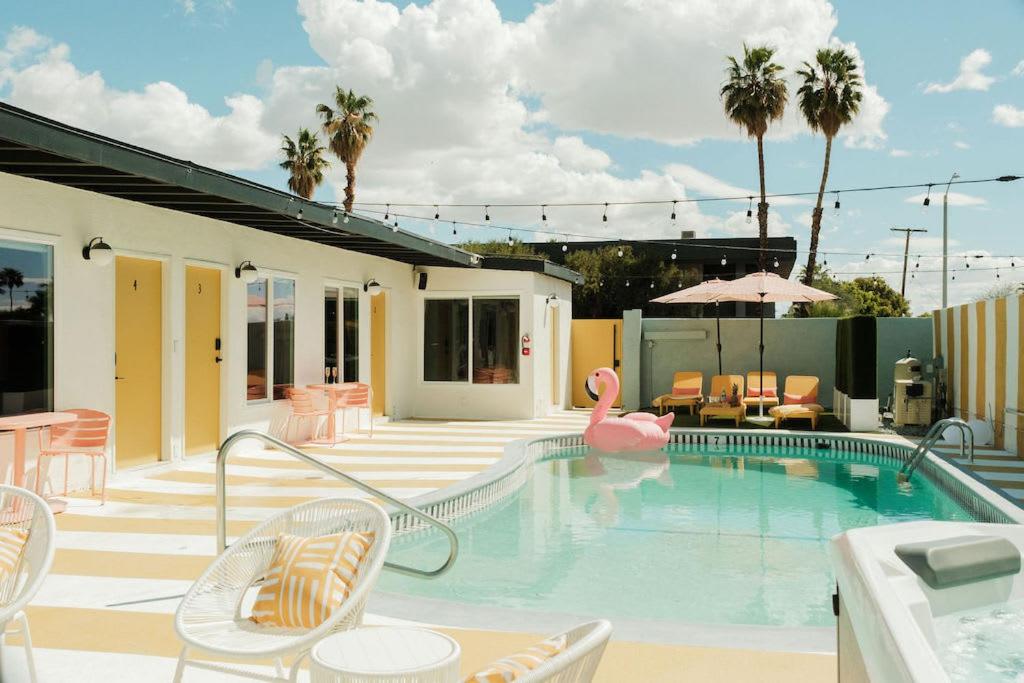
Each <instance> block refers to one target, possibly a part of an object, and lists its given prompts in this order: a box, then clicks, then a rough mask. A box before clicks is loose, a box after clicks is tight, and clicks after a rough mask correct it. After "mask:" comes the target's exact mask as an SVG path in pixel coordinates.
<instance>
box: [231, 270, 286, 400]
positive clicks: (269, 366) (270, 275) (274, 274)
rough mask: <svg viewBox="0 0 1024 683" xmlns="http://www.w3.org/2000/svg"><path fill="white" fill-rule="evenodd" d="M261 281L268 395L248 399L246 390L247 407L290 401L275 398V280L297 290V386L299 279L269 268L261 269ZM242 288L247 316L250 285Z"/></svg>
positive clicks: (243, 284)
mask: <svg viewBox="0 0 1024 683" xmlns="http://www.w3.org/2000/svg"><path fill="white" fill-rule="evenodd" d="M259 280H266V281H267V319H266V321H265V322H264V323H263V324H264V326H265V328H266V334H267V348H266V353H265V356H264V365H265V369H266V380H265V382H266V393H265V394H264V395H263V397H262V398H252V399H251V398H249V397H248V388H246V389H245V391H244V393H245V394H246V398H245V405H247V406H256V405H261V404H268V403H275V402H278V401H287V400H288V399H287V398H278V399H275V398H274V280H291V282H292V286H293V287H294V288H295V308H296V314H295V318H293V319H292V325H293V333H292V378H293V382H292V386H293V387H294V386H295V382H294V378H295V365H296V364H295V348H296V345H295V336H296V333H297V332H298V329H299V328H298V317H299V316H298V310H297V309H298V307H299V278H298V277H297V276H296V275H295V273H289V272H284V271H278V270H271V269H269V268H260V273H259V277H258V278H257V279H256V281H257V282H258V281H259ZM242 286H243V287H244V289H243V292H245V296H243V307H244V310H246V315H247V311H248V307H249V295H248V291H249V285H248V283H245V282H243V283H242ZM246 325H248V322H246ZM248 353H249V348H248V341H247V342H246V356H247V357H248ZM245 374H246V376H248V374H249V365H248V360H246V366H245Z"/></svg>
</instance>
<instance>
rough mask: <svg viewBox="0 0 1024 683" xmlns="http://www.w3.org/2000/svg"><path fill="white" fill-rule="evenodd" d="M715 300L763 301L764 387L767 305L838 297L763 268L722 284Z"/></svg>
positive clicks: (761, 370) (761, 400)
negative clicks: (765, 307)
mask: <svg viewBox="0 0 1024 683" xmlns="http://www.w3.org/2000/svg"><path fill="white" fill-rule="evenodd" d="M713 296H714V297H715V300H716V301H747V302H754V303H760V304H761V306H760V314H761V316H760V317H761V341H760V343H759V345H758V353H759V355H760V365H759V370H758V372H759V373H760V382H759V386H760V388H761V389H763V388H764V304H765V303H777V302H781V301H795V302H798V303H813V302H815V301H828V300H830V299H835V298H836V297H835V295H834V294H829V293H828V292H823V291H822V290H820V289H815V288H814V287H808V286H807V285H805V284H801V283H800V282H795V281H793V280H787V279H786V278H782V277H779V276H778V275H776V274H775V273H768V272H765V271H763V270H762V271H761V272H760V273H751V274H750V275H746V276H744V277H741V278H739V279H738V280H731V281H729V282H726V283H725V284H724V285H722V286H721V287H720V288H718V290H717V291H716V292H715V294H714V295H713ZM757 414H758V417H759V418H760V420H759V421H761V422H763V421H764V391H761V392H760V396H759V400H758V411H757Z"/></svg>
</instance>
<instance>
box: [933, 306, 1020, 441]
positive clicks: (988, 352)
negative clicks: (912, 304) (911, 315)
mask: <svg viewBox="0 0 1024 683" xmlns="http://www.w3.org/2000/svg"><path fill="white" fill-rule="evenodd" d="M932 324H933V326H934V332H935V334H934V343H935V354H936V355H941V356H942V357H943V358H944V359H945V361H946V377H947V382H948V386H947V413H948V414H949V415H953V416H957V417H961V418H963V419H965V420H968V419H979V420H985V421H986V422H988V423H989V424H990V425H992V430H993V432H994V433H995V446H996V447H997V448H1003V449H1005V450H1007V451H1009V452H1011V453H1014V454H1016V455H1017V456H1018V457H1024V423H1022V422H1021V414H1020V412H1019V411H1022V410H1024V363H1022V362H1021V343H1022V342H1024V327H1022V326H1024V296H1019V295H1018V296H1010V297H1005V298H1002V299H987V300H983V301H974V302H971V303H969V304H964V305H962V306H952V307H950V308H946V309H942V310H937V311H934V312H933V313H932Z"/></svg>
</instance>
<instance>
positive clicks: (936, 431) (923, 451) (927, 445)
mask: <svg viewBox="0 0 1024 683" xmlns="http://www.w3.org/2000/svg"><path fill="white" fill-rule="evenodd" d="M946 427H956V428H958V429H959V430H960V457H961V458H963V457H964V444H965V443H967V437H968V436H969V437H970V438H971V441H970V444H971V448H970V455H969V456H968V459H969V461H970V462H971V463H973V462H974V430H973V429H972V428H971V425H969V424H967V423H966V422H965V421H964V420H961V419H960V418H959V417H947V418H944V419H942V420H939V421H938V422H936V423H935V424H933V425H932V426H931V428H930V429H929V430H928V433H927V434H925V435H924V438H923V439H921V442H920V443H919V444H917V448H915V449H914V452H913V453H911V455H910V457H909V458H907V459H906V461H904V463H903V467H901V468H900V471H899V474H897V475H896V477H897V479H898V480H899V481H909V480H910V475H912V474H913V473H914V470H915V469H917V466H918V465H919V464H920V463H921V460H923V459H924V456H925V455H927V454H928V451H930V450H931V448H932V446H934V445H935V443H936V442H937V441H938V440H939V439H940V438H942V432H943V430H944V428H946Z"/></svg>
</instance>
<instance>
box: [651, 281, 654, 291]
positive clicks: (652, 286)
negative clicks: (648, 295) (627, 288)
mask: <svg viewBox="0 0 1024 683" xmlns="http://www.w3.org/2000/svg"><path fill="white" fill-rule="evenodd" d="M651 289H654V280H651Z"/></svg>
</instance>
